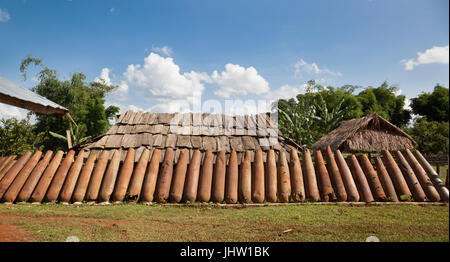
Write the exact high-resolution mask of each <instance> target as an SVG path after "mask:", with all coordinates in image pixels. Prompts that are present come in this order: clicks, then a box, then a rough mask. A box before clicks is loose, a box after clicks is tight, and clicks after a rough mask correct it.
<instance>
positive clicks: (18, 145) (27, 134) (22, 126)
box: [0, 116, 44, 156]
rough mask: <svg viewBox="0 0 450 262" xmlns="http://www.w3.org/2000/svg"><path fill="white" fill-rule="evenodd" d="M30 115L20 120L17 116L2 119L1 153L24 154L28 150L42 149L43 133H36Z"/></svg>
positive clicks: (0, 129) (0, 121) (0, 134)
mask: <svg viewBox="0 0 450 262" xmlns="http://www.w3.org/2000/svg"><path fill="white" fill-rule="evenodd" d="M33 129H34V126H33V124H31V123H30V117H29V116H28V117H27V118H26V119H22V120H18V119H17V118H15V117H13V118H9V119H3V118H2V119H0V155H1V156H10V155H22V154H24V153H25V152H26V151H35V150H41V149H42V146H40V145H39V144H40V142H41V141H42V138H43V136H44V134H43V133H38V134H36V133H35V132H34V131H33Z"/></svg>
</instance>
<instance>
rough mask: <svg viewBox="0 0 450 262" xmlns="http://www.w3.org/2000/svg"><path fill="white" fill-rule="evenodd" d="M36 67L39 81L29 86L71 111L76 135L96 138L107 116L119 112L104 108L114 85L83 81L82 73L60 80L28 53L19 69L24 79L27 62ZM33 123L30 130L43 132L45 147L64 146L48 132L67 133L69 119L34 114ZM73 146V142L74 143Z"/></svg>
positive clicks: (117, 109) (103, 127)
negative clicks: (34, 119) (106, 98)
mask: <svg viewBox="0 0 450 262" xmlns="http://www.w3.org/2000/svg"><path fill="white" fill-rule="evenodd" d="M32 64H34V65H35V66H39V67H40V68H41V70H40V71H39V73H38V80H39V83H38V84H37V85H36V86H35V87H34V88H33V89H32V90H33V91H34V92H36V93H38V94H39V95H41V96H44V97H46V98H48V99H49V100H51V101H53V102H55V103H57V104H60V105H62V106H64V107H65V108H67V109H69V111H70V114H71V116H72V118H73V119H74V121H75V122H76V123H77V125H78V129H77V137H79V138H80V140H82V139H81V138H84V137H96V136H98V135H101V134H103V133H104V132H106V131H107V130H108V129H109V128H110V124H109V121H108V119H109V118H112V117H114V115H115V114H117V113H118V112H119V108H118V107H115V106H109V107H108V108H105V106H104V103H105V99H104V98H105V96H106V95H107V94H108V93H109V92H111V91H112V90H113V89H114V88H116V87H117V86H113V85H106V84H104V83H98V82H90V83H87V82H86V76H85V75H84V74H83V73H74V74H73V75H72V76H71V79H70V80H59V79H58V77H57V74H56V70H53V69H49V68H47V67H46V66H44V65H43V64H42V60H41V59H38V58H33V57H31V56H28V57H27V58H26V59H24V60H22V63H21V66H20V71H21V72H22V73H23V76H24V78H25V79H26V70H27V68H28V67H29V65H32ZM34 114H35V115H36V124H35V125H34V129H33V131H34V132H35V133H44V136H43V139H42V141H41V145H42V146H43V148H44V150H47V149H51V150H57V149H62V150H66V149H67V143H66V142H65V141H64V140H62V139H55V138H54V137H53V136H51V135H50V131H52V132H54V133H57V134H64V135H65V134H66V130H69V129H70V120H69V119H67V118H66V117H64V118H61V117H57V116H55V115H45V114H39V113H34ZM74 145H75V144H74Z"/></svg>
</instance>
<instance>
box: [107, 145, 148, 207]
mask: <svg viewBox="0 0 450 262" xmlns="http://www.w3.org/2000/svg"><path fill="white" fill-rule="evenodd" d="M145 150H147V151H148V149H145ZM145 150H144V152H142V155H144V157H145V155H147V160H148V152H145ZM134 155H135V151H134V149H133V148H130V149H128V152H127V155H126V156H125V159H124V160H123V165H122V167H121V168H120V173H119V175H118V176H117V183H116V184H115V186H114V190H113V193H112V195H111V199H112V201H122V200H123V199H124V198H125V195H126V194H127V189H128V185H129V184H130V180H131V175H132V174H133V170H134ZM142 155H141V157H142ZM144 164H145V165H147V163H144ZM141 165H142V163H141ZM141 165H140V166H141Z"/></svg>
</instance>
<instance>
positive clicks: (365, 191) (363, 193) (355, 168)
mask: <svg viewBox="0 0 450 262" xmlns="http://www.w3.org/2000/svg"><path fill="white" fill-rule="evenodd" d="M347 161H348V164H349V166H350V170H351V172H352V175H353V178H354V180H355V182H356V186H357V188H358V191H359V195H360V197H361V201H363V202H373V201H374V199H373V196H372V192H371V190H370V186H369V183H368V182H367V179H366V176H365V175H364V172H363V170H362V169H361V166H360V165H359V163H358V160H357V159H356V157H355V155H350V156H348V157H347Z"/></svg>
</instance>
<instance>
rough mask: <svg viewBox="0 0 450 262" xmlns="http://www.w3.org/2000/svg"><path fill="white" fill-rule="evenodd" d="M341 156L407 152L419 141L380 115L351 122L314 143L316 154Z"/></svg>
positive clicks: (343, 123) (345, 122)
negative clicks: (339, 153)
mask: <svg viewBox="0 0 450 262" xmlns="http://www.w3.org/2000/svg"><path fill="white" fill-rule="evenodd" d="M327 146H330V147H331V149H332V150H337V149H339V150H341V151H342V152H380V151H381V150H384V149H385V150H390V151H391V150H404V149H412V148H414V147H416V146H417V143H416V141H414V139H413V138H412V137H410V136H409V135H408V134H406V133H405V132H403V131H402V130H401V129H400V128H398V127H396V126H395V125H393V124H392V123H390V122H389V121H387V120H386V119H384V118H382V117H381V116H379V115H378V114H377V113H372V114H370V115H368V116H365V117H361V118H357V119H351V120H347V121H344V122H342V124H341V125H340V126H339V127H338V128H336V129H335V130H333V131H331V132H330V133H329V134H327V135H325V136H324V137H322V138H321V139H320V140H319V141H317V142H316V143H314V144H313V145H312V146H311V148H312V149H313V150H326V148H327Z"/></svg>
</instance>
